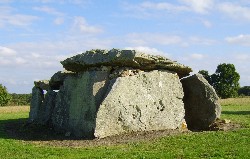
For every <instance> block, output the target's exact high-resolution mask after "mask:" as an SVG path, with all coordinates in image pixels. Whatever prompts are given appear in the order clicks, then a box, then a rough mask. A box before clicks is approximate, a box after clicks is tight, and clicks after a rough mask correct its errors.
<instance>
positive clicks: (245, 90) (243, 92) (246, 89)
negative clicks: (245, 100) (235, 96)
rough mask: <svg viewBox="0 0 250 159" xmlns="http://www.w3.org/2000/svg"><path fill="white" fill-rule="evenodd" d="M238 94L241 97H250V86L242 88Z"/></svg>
mask: <svg viewBox="0 0 250 159" xmlns="http://www.w3.org/2000/svg"><path fill="white" fill-rule="evenodd" d="M238 93H239V95H244V96H250V86H244V87H241V88H240V89H239V91H238Z"/></svg>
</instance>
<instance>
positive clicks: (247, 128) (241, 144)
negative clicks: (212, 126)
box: [0, 98, 250, 159]
mask: <svg viewBox="0 0 250 159" xmlns="http://www.w3.org/2000/svg"><path fill="white" fill-rule="evenodd" d="M221 104H222V109H223V111H222V116H221V118H223V119H229V120H230V121H231V122H235V123H240V124H241V125H242V126H243V128H241V129H237V130H233V131H217V132H215V131H210V132H190V133H185V134H177V135H171V136H165V137H161V138H157V139H154V140H150V141H136V142H129V143H125V144H116V145H112V146H105V145H103V146H91V147H89V146H88V147H77V148H74V147H59V146H47V145H41V144H39V145H38V144H35V143H31V142H26V141H21V140H17V139H13V138H11V137H9V136H8V135H7V134H6V133H5V131H4V125H5V124H6V123H7V122H11V120H16V119H20V120H23V119H24V118H27V117H28V112H29V107H23V106H22V107H21V106H20V107H1V108H0V158H3V159H4V158H18V159H20V158H34V159H35V158H46V159H50V158H74V159H75V158H250V98H236V99H227V100H221ZM76 142H77V141H76Z"/></svg>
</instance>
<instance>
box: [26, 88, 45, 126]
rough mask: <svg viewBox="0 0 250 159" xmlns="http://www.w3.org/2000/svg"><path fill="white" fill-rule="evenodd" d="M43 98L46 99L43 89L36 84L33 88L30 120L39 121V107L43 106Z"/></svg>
mask: <svg viewBox="0 0 250 159" xmlns="http://www.w3.org/2000/svg"><path fill="white" fill-rule="evenodd" d="M43 100H44V95H43V90H42V89H40V88H38V87H36V86H34V87H33V89H32V98H31V104H30V113H29V122H37V120H38V118H39V109H40V107H41V106H42V103H43Z"/></svg>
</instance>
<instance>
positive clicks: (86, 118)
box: [52, 71, 109, 138]
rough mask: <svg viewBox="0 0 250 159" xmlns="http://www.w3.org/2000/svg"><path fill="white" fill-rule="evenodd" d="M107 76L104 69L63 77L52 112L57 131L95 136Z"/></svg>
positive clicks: (79, 135)
mask: <svg viewBox="0 0 250 159" xmlns="http://www.w3.org/2000/svg"><path fill="white" fill-rule="evenodd" d="M108 76H109V72H107V71H86V72H82V73H78V74H76V75H70V76H68V77H67V78H66V79H65V81H64V83H63V86H61V88H60V90H59V92H58V94H57V98H56V106H55V109H54V112H53V115H52V122H53V125H54V126H55V128H56V129H57V130H59V131H63V132H70V133H71V134H73V135H75V136H77V137H84V138H93V137H94V129H95V120H96V111H97V109H98V107H99V105H100V103H101V102H102V100H103V98H104V95H105V93H106V91H107V86H108Z"/></svg>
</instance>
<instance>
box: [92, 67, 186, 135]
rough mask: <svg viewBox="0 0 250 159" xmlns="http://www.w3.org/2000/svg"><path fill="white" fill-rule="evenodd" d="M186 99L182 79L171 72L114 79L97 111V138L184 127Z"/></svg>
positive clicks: (144, 73) (153, 72) (139, 74)
mask: <svg viewBox="0 0 250 159" xmlns="http://www.w3.org/2000/svg"><path fill="white" fill-rule="evenodd" d="M182 98H183V90H182V85H181V83H180V81H179V77H178V76H177V74H175V73H171V72H169V71H156V70H155V71H151V72H139V73H138V74H137V75H134V76H126V77H118V78H117V79H113V80H112V81H111V82H110V86H109V91H108V94H107V97H106V98H105V99H104V101H103V102H102V103H101V105H100V108H99V110H98V112H97V117H96V127H95V136H96V137H99V138H103V137H106V136H110V135H116V134H121V133H124V132H131V131H148V130H163V129H176V128H181V126H182V124H183V122H185V120H184V113H185V111H184V104H183V102H182Z"/></svg>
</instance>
